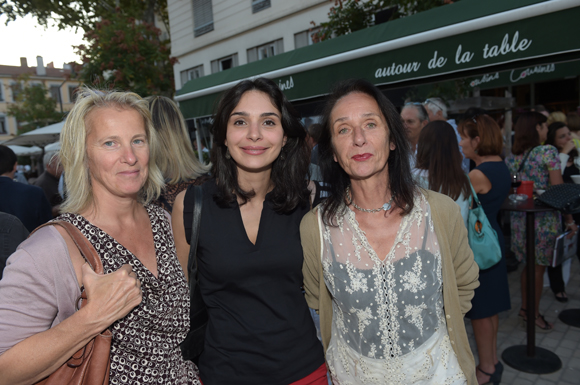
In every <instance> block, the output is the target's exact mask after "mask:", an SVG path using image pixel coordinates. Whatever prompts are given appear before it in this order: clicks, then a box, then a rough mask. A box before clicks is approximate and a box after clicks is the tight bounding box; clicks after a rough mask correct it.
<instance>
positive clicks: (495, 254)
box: [467, 176, 501, 270]
mask: <svg viewBox="0 0 580 385" xmlns="http://www.w3.org/2000/svg"><path fill="white" fill-rule="evenodd" d="M467 179H469V176H468V177H467ZM469 187H471V196H470V197H469V207H470V209H469V217H468V220H467V237H468V239H469V247H471V250H472V251H473V257H474V259H475V262H476V263H477V265H478V266H479V269H480V270H485V269H489V268H490V267H492V266H493V265H495V264H497V263H498V262H499V261H500V260H501V248H500V246H499V240H498V239H497V233H496V232H495V230H494V229H493V228H492V227H491V224H490V223H489V220H488V219H487V215H485V211H483V207H481V203H480V202H479V199H478V198H477V193H476V192H475V190H474V189H473V186H472V185H471V181H469ZM472 197H473V199H474V200H475V203H476V204H477V207H474V208H471V198H472Z"/></svg>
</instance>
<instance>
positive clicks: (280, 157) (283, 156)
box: [278, 148, 286, 160]
mask: <svg viewBox="0 0 580 385" xmlns="http://www.w3.org/2000/svg"><path fill="white" fill-rule="evenodd" d="M278 159H280V160H284V159H286V155H285V154H284V148H282V151H280V155H279V156H278Z"/></svg>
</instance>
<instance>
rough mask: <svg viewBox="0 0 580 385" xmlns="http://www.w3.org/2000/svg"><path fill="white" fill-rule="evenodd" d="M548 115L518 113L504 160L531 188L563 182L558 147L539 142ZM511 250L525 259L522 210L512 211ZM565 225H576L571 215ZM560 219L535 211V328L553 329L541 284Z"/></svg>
mask: <svg viewBox="0 0 580 385" xmlns="http://www.w3.org/2000/svg"><path fill="white" fill-rule="evenodd" d="M546 120H547V118H546V117H545V116H544V115H542V114H540V113H539V112H526V113H523V114H522V115H520V117H519V118H518V121H517V122H516V124H515V127H514V131H515V135H514V144H513V146H512V155H510V156H509V157H507V158H506V159H505V162H506V164H507V166H508V168H509V170H510V172H511V173H512V174H515V173H518V174H519V178H520V180H522V181H526V180H529V181H533V182H534V189H546V188H547V187H548V186H554V185H557V184H561V183H564V181H563V180H562V172H561V171H560V159H559V157H558V150H557V149H556V148H555V147H554V146H550V145H546V146H543V145H541V143H542V142H544V141H545V140H546V139H547V136H548V126H547V125H546ZM510 217H511V221H510V222H511V234H512V236H511V249H512V251H513V252H514V253H515V255H516V258H517V259H518V260H519V261H525V258H524V256H525V250H526V249H525V245H526V222H525V217H526V215H525V213H516V212H511V213H510ZM564 218H565V220H566V227H567V228H569V229H571V230H572V231H577V229H578V227H577V226H576V224H575V223H574V220H573V219H572V216H571V215H565V216H564ZM560 223H561V219H560V213H559V212H555V211H552V212H546V213H536V215H535V226H534V227H535V229H536V247H535V253H536V254H535V255H536V264H535V276H536V290H535V302H536V306H535V308H536V316H535V318H536V320H535V322H536V330H538V331H544V332H549V331H552V329H553V327H554V326H553V325H552V324H551V323H549V322H547V321H546V320H545V319H544V317H543V316H542V315H541V314H540V309H539V305H540V297H541V296H542V289H543V287H544V271H545V269H546V266H549V265H550V264H551V262H552V256H553V254H554V244H555V243H556V237H557V236H558V234H559V233H561V232H562V230H561V226H560ZM526 283H527V279H526V274H525V269H524V270H522V276H521V285H522V286H521V287H522V308H521V309H520V314H519V315H520V317H522V318H523V320H524V322H526V309H525V308H524V306H525V305H524V304H525V303H526V300H527V297H526Z"/></svg>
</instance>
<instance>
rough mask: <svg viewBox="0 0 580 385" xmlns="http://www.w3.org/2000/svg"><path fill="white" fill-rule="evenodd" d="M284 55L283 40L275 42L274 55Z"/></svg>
mask: <svg viewBox="0 0 580 385" xmlns="http://www.w3.org/2000/svg"><path fill="white" fill-rule="evenodd" d="M281 53H284V39H278V40H276V55H280V54H281Z"/></svg>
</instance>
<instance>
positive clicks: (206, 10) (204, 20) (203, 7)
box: [193, 0, 213, 37]
mask: <svg viewBox="0 0 580 385" xmlns="http://www.w3.org/2000/svg"><path fill="white" fill-rule="evenodd" d="M193 25H194V30H193V31H194V36H195V37H197V36H201V35H203V34H204V33H207V32H210V31H213V10H212V6H211V0H193Z"/></svg>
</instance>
